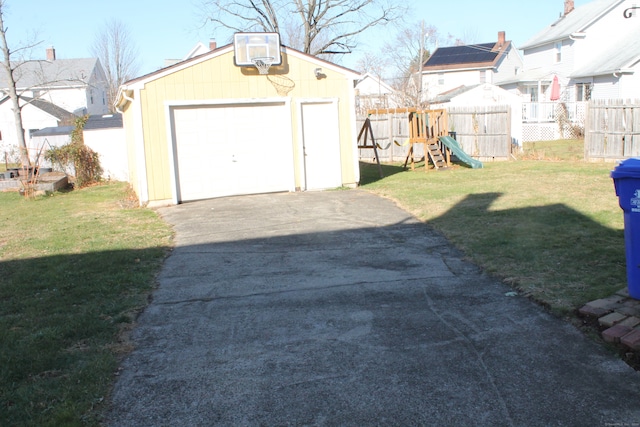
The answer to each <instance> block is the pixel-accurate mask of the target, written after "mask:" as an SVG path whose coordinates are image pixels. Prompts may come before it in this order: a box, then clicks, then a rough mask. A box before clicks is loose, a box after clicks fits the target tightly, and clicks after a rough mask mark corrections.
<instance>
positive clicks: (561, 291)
mask: <svg viewBox="0 0 640 427" xmlns="http://www.w3.org/2000/svg"><path fill="white" fill-rule="evenodd" d="M500 197H501V193H484V194H472V195H468V196H467V197H465V198H464V199H463V200H462V201H460V202H459V203H458V204H456V205H455V206H454V207H453V208H452V209H450V210H449V211H447V212H446V213H445V214H444V215H441V216H440V217H438V218H435V219H433V220H431V221H429V223H430V224H431V225H433V226H434V227H435V228H436V229H438V230H440V231H441V232H442V233H443V234H444V235H445V236H446V237H447V238H448V239H449V240H450V241H451V242H452V243H454V244H455V245H456V246H458V247H459V248H461V249H462V250H463V251H464V252H465V253H467V254H468V255H469V257H470V258H472V259H473V260H474V261H476V262H477V263H478V264H480V265H482V266H484V267H485V268H487V270H489V271H490V272H493V273H497V274H498V275H500V276H501V277H502V278H504V279H505V280H506V281H507V282H510V283H512V284H513V285H514V286H516V287H518V288H519V289H521V290H522V291H523V292H524V293H526V294H528V295H530V296H532V297H534V298H535V299H536V300H538V301H540V302H542V303H544V304H545V305H548V306H550V307H552V308H553V309H554V311H559V312H561V313H566V312H569V311H571V310H574V309H577V308H579V307H580V306H581V305H582V304H584V303H586V302H588V301H590V300H593V299H597V298H602V297H606V296H610V295H612V294H613V293H615V292H616V291H618V290H620V289H621V288H624V287H625V286H626V271H625V253H624V232H623V230H613V229H610V228H607V227H603V226H602V225H601V224H599V223H597V222H595V221H593V220H592V219H590V218H588V217H586V216H585V215H583V214H582V213H580V212H577V211H575V210H574V209H572V208H570V207H567V206H566V205H563V204H552V205H547V206H535V207H526V208H520V209H506V210H494V209H491V205H492V204H493V203H494V202H495V201H496V200H497V199H498V198H500Z"/></svg>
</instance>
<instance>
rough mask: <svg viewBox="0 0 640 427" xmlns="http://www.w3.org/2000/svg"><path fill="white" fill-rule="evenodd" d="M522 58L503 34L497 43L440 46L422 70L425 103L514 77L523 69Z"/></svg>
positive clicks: (502, 32)
mask: <svg viewBox="0 0 640 427" xmlns="http://www.w3.org/2000/svg"><path fill="white" fill-rule="evenodd" d="M522 66H523V65H522V58H521V57H520V54H519V53H518V50H517V49H516V48H515V47H514V46H513V44H512V43H511V42H510V41H508V40H506V35H505V32H504V31H500V32H498V41H497V42H490V43H482V44H473V45H462V46H450V47H440V48H438V49H436V51H435V52H433V54H432V55H431V56H430V57H429V59H428V60H427V61H426V62H425V64H424V66H423V67H422V88H423V93H424V94H425V97H426V100H427V101H430V100H431V99H433V98H435V97H437V96H438V95H440V94H443V93H445V92H448V91H450V90H453V89H455V88H458V87H460V86H473V85H478V84H485V83H492V84H493V83H495V82H496V81H500V80H504V79H507V78H512V77H514V76H515V75H517V74H518V73H519V72H520V71H521V69H522Z"/></svg>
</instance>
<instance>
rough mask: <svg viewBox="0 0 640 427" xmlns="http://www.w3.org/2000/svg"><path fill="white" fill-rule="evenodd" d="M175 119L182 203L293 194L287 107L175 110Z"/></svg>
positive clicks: (262, 106)
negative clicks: (264, 194)
mask: <svg viewBox="0 0 640 427" xmlns="http://www.w3.org/2000/svg"><path fill="white" fill-rule="evenodd" d="M173 115H174V116H173V117H174V129H175V141H174V143H175V156H176V161H175V164H176V169H177V170H176V182H177V190H178V198H179V200H180V201H187V200H197V199H205V198H211V197H221V196H230V195H237V194H255V193H264V192H274V191H289V190H290V189H292V187H293V163H292V158H293V153H292V141H291V131H290V122H289V109H288V108H286V106H285V104H267V105H264V104H250V105H244V104H234V105H222V106H205V107H197V108H194V107H191V108H176V109H174V111H173Z"/></svg>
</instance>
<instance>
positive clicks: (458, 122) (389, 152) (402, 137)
mask: <svg viewBox="0 0 640 427" xmlns="http://www.w3.org/2000/svg"><path fill="white" fill-rule="evenodd" d="M407 111H408V109H380V110H369V115H368V118H369V120H370V121H371V128H372V132H373V135H374V137H375V140H376V142H377V143H378V145H379V147H380V149H378V150H377V153H378V156H379V158H380V160H381V161H383V162H393V161H402V160H405V159H406V158H407V154H408V152H409V149H410V144H409V143H408V142H409V136H410V131H409V119H408V113H407ZM446 111H447V115H448V123H449V124H448V128H449V133H450V134H451V135H452V136H453V137H454V138H455V139H456V140H457V141H458V142H459V143H460V145H461V146H462V149H463V150H464V151H465V152H466V153H467V154H469V155H470V156H473V157H475V158H478V159H479V160H507V159H509V157H510V156H511V108H510V107H509V106H507V105H498V106H464V107H462V106H459V107H447V108H446ZM366 118H367V117H359V118H358V124H357V126H358V129H360V128H362V125H363V123H364V121H365V119H366ZM414 150H415V152H414V153H413V154H414V155H415V156H417V157H423V156H424V155H425V153H424V152H423V147H421V146H420V145H416V146H415V147H414ZM359 156H360V158H361V159H366V160H373V158H374V153H373V151H372V150H359Z"/></svg>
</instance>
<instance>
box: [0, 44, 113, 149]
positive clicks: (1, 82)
mask: <svg viewBox="0 0 640 427" xmlns="http://www.w3.org/2000/svg"><path fill="white" fill-rule="evenodd" d="M12 66H13V67H14V78H15V80H16V89H17V91H18V94H19V96H20V98H21V105H23V106H24V107H23V108H22V119H23V127H24V129H25V133H26V135H25V137H26V138H27V139H29V138H30V132H31V131H35V130H37V129H42V128H45V127H51V126H59V125H60V124H62V123H61V122H62V121H63V119H64V118H68V117H69V116H70V115H72V114H73V115H76V116H79V115H85V114H90V115H96V114H105V113H107V112H108V111H109V106H108V105H107V80H106V77H105V73H104V70H103V68H102V65H101V64H100V61H99V60H98V59H97V58H84V59H57V58H56V53H55V50H54V49H53V48H48V49H47V59H46V60H33V61H26V62H23V63H20V64H12ZM8 87H9V84H8V82H7V78H6V76H5V75H4V74H2V73H0V93H1V94H2V95H3V96H2V99H1V100H0V137H1V139H2V144H3V145H6V146H17V136H16V130H15V129H16V126H15V119H14V116H13V112H12V108H13V106H12V105H11V104H12V103H11V102H10V100H9V99H8V97H7V96H6V95H7V94H8Z"/></svg>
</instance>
